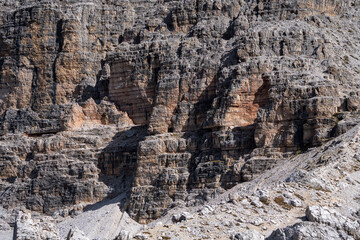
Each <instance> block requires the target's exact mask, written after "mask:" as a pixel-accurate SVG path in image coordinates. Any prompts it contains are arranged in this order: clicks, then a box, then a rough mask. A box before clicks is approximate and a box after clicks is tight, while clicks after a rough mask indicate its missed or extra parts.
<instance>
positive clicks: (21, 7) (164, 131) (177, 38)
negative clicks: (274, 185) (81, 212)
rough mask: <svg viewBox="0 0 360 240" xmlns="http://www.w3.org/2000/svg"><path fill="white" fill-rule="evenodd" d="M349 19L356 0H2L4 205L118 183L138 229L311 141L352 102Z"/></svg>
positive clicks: (67, 197) (0, 159) (354, 29)
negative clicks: (140, 225) (143, 224)
mask: <svg viewBox="0 0 360 240" xmlns="http://www.w3.org/2000/svg"><path fill="white" fill-rule="evenodd" d="M359 16H360V13H359V3H358V2H357V1H355V0H290V1H289V0H257V1H255V0H237V1H233V0H215V1H212V0H197V1H195V0H186V1H177V0H173V1H160V0H151V1H135V0H128V1H116V0H92V1H73V0H65V1H60V0H59V1H57V0H51V1H35V0H31V1H21V0H17V1H7V0H0V114H1V116H0V136H1V139H0V153H1V155H0V177H1V180H0V195H1V197H0V202H1V204H2V206H4V207H15V206H20V205H24V206H26V207H27V208H29V209H31V210H35V211H39V212H45V213H48V214H50V213H54V212H56V211H57V212H58V213H59V212H61V214H63V215H67V214H68V212H66V211H69V210H70V212H71V210H74V211H76V207H74V205H76V206H78V205H79V204H80V205H81V204H83V203H94V202H97V201H100V200H101V199H103V198H105V197H107V196H114V195H117V194H120V193H123V192H126V193H127V197H126V200H125V201H124V202H122V203H121V205H122V208H123V209H125V210H126V211H127V212H128V213H129V215H130V216H131V217H132V218H133V219H135V220H137V221H139V222H140V223H147V222H149V221H151V220H153V219H156V218H159V217H160V216H162V214H164V213H165V212H166V211H167V210H168V209H169V208H172V207H175V206H177V205H182V204H186V205H188V206H191V205H196V204H201V203H203V202H204V201H206V200H209V199H210V198H213V197H215V196H217V195H218V194H219V193H222V192H224V191H225V190H226V189H229V188H231V187H233V186H235V185H237V184H239V183H241V182H244V181H249V180H252V179H253V178H254V177H256V176H258V175H260V174H262V173H264V172H265V171H266V170H269V169H271V168H272V167H273V166H275V165H276V164H277V163H279V162H281V161H287V160H288V159H289V158H291V157H292V156H293V155H294V154H295V153H296V152H299V151H304V150H306V149H307V148H310V147H314V146H320V145H322V144H324V143H325V142H327V141H328V140H330V139H331V138H333V137H336V136H338V135H340V134H342V133H344V132H346V131H347V130H348V129H349V128H351V127H352V126H354V124H355V123H354V121H352V120H348V121H347V119H352V118H353V117H354V116H355V115H356V114H357V113H358V111H359V106H360V88H359V84H360V77H359V72H360V49H359V46H360V39H359V36H360V29H359ZM340 120H344V121H341V123H339V122H340ZM65 208H67V210H64V209H65ZM69 208H70V209H69ZM64 211H65V212H64Z"/></svg>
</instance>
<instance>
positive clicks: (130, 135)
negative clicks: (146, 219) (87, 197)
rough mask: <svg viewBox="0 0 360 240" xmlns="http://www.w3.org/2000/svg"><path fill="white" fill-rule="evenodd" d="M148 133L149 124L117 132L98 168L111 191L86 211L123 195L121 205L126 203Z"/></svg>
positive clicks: (86, 209)
mask: <svg viewBox="0 0 360 240" xmlns="http://www.w3.org/2000/svg"><path fill="white" fill-rule="evenodd" d="M146 135H147V126H134V127H131V128H129V129H127V130H124V131H121V132H119V133H117V134H116V135H115V136H114V137H113V139H112V141H111V142H110V143H109V144H108V145H107V146H106V147H105V148H104V149H103V150H102V151H101V153H100V155H99V158H98V168H99V169H100V170H101V173H100V175H99V181H101V182H103V183H105V184H106V185H107V186H108V187H109V189H110V192H109V193H108V195H107V196H106V198H105V199H104V200H103V201H101V202H97V203H95V204H91V205H88V206H87V207H85V208H84V211H88V210H94V209H97V208H101V207H103V206H105V205H106V204H107V203H113V201H112V199H118V197H119V195H123V196H124V197H122V198H121V199H122V200H121V201H120V202H119V204H120V206H122V205H123V204H125V202H126V198H127V194H128V192H129V190H130V188H131V185H132V181H133V178H134V174H135V171H136V168H137V148H138V144H139V142H141V141H143V140H144V138H145V136H146Z"/></svg>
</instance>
